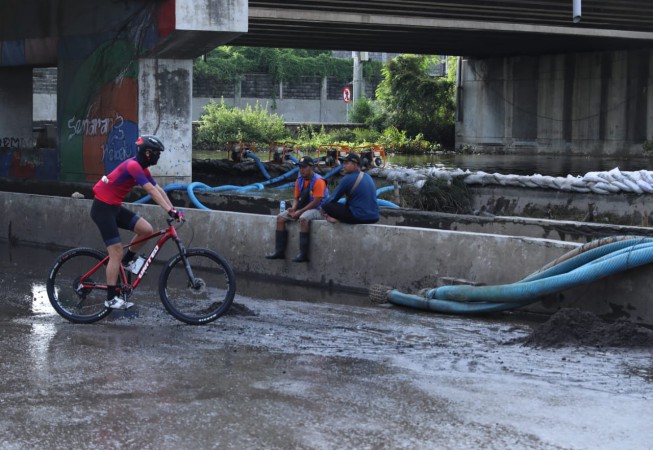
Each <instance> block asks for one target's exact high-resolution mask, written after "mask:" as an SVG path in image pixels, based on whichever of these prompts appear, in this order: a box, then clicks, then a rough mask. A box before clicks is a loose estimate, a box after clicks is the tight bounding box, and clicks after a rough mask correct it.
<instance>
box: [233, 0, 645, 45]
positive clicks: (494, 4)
mask: <svg viewBox="0 0 653 450" xmlns="http://www.w3.org/2000/svg"><path fill="white" fill-rule="evenodd" d="M582 6H583V7H582V16H581V21H580V22H579V23H573V21H572V0H548V1H543V0H512V1H483V2H478V1H475V0H463V1H456V0H448V1H429V0H414V1H384V0H374V1H365V2H360V1H356V2H354V1H316V0H288V1H283V2H281V1H274V0H250V1H249V32H248V33H247V34H244V35H241V36H240V37H238V38H237V39H235V40H234V41H232V44H233V45H246V46H258V47H283V48H307V49H338V50H363V51H383V52H404V53H421V54H448V55H465V56H474V57H487V56H510V55H522V54H528V55H533V54H555V53H570V52H582V51H598V50H616V49H623V50H625V49H637V48H646V47H650V46H651V45H653V20H651V19H652V18H653V2H651V1H650V0H630V1H616V0H603V1H592V2H589V1H586V2H585V4H583V5H582Z"/></svg>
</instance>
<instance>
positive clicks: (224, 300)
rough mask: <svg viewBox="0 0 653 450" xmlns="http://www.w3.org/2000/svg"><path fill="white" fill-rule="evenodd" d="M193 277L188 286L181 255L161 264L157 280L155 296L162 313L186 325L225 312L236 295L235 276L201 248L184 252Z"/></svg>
mask: <svg viewBox="0 0 653 450" xmlns="http://www.w3.org/2000/svg"><path fill="white" fill-rule="evenodd" d="M186 258H187V259H188V262H189V264H190V266H191V268H192V271H193V275H194V276H195V280H194V283H192V284H191V283H190V282H189V279H188V275H187V272H186V269H185V267H184V262H183V259H182V257H181V255H179V254H178V255H175V256H174V257H172V258H171V259H170V260H169V261H168V262H167V263H166V265H165V267H164V268H163V270H162V271H161V276H160V277H159V295H160V296H161V302H162V303H163V306H164V307H165V308H166V310H167V311H168V312H169V313H170V314H171V315H172V316H173V317H174V318H176V319H178V320H180V321H182V322H185V323H187V324H190V325H202V324H206V323H209V322H212V321H214V320H216V319H217V318H218V317H220V316H221V315H223V314H224V313H226V312H227V310H228V309H229V307H230V306H231V304H232V303H233V300H234V296H235V295H236V276H235V275H234V272H233V270H232V269H231V266H230V265H229V263H228V262H227V260H226V259H224V258H223V257H222V256H220V255H219V254H218V253H216V252H214V251H213V250H209V249H204V248H190V249H187V250H186Z"/></svg>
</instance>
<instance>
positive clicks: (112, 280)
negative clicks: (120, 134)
mask: <svg viewBox="0 0 653 450" xmlns="http://www.w3.org/2000/svg"><path fill="white" fill-rule="evenodd" d="M136 147H137V152H136V156H134V157H133V158H129V159H127V160H125V161H123V162H122V163H121V164H120V165H118V167H116V168H115V169H114V170H113V171H112V172H111V173H110V174H108V175H105V176H103V177H102V178H101V179H100V181H98V182H97V183H96V184H95V186H93V193H94V194H95V199H94V200H93V206H92V207H91V218H92V219H93V221H94V222H95V223H96V225H97V226H98V228H99V229H100V233H101V235H102V239H103V240H104V244H105V245H106V246H107V251H108V253H109V263H108V264H107V269H106V274H107V301H106V302H104V305H105V306H106V307H107V308H112V309H127V308H131V307H132V306H134V304H133V303H132V302H127V301H125V300H124V299H123V298H122V296H120V295H118V292H117V283H118V277H119V275H120V264H121V263H122V264H123V265H124V266H128V265H129V264H130V262H131V261H132V260H133V259H134V256H135V254H136V252H138V250H139V249H140V248H141V247H142V246H143V245H145V242H142V243H140V244H136V245H133V246H130V247H128V248H127V252H125V254H124V255H123V252H122V240H121V238H120V234H119V232H118V228H122V229H125V230H130V231H133V232H134V233H136V236H134V239H132V242H134V241H135V240H137V239H141V238H143V237H145V236H148V235H149V234H152V233H153V228H152V225H150V223H149V222H148V221H147V220H145V219H143V218H142V217H140V216H139V215H138V214H136V213H134V212H132V211H130V210H128V209H127V208H125V207H124V206H122V202H123V200H124V199H125V197H126V196H127V194H128V193H129V191H130V190H131V189H132V188H133V187H134V186H135V185H136V184H139V185H140V186H141V187H142V188H143V189H144V190H145V192H147V193H148V194H150V195H151V196H152V199H153V200H154V201H155V202H156V204H158V205H159V206H161V207H162V208H163V209H164V210H165V211H166V212H167V213H168V215H169V216H170V217H172V218H173V219H176V220H177V221H181V218H182V217H183V213H181V212H180V211H177V210H176V209H174V207H173V206H172V203H171V202H170V199H169V198H168V195H167V194H166V192H165V191H164V190H163V189H162V188H161V187H160V186H159V185H157V184H156V182H155V181H154V178H152V174H151V173H150V170H149V169H148V167H150V166H153V165H155V164H156V163H157V162H158V161H159V157H160V156H161V152H162V151H163V150H164V146H163V142H161V139H159V138H158V137H157V136H152V135H143V136H140V137H139V138H138V139H137V140H136Z"/></svg>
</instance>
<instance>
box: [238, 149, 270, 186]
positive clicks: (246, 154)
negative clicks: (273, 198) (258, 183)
mask: <svg viewBox="0 0 653 450" xmlns="http://www.w3.org/2000/svg"><path fill="white" fill-rule="evenodd" d="M243 156H244V157H245V158H251V159H253V160H254V162H255V163H256V165H257V166H258V168H259V170H260V171H261V173H262V174H263V176H264V177H265V179H266V180H269V179H270V178H272V177H271V176H270V174H269V173H268V171H267V170H266V169H265V166H264V165H263V163H262V162H261V160H260V159H259V157H258V156H256V155H255V154H254V153H252V152H245V153H244V154H243Z"/></svg>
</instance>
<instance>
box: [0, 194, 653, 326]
mask: <svg viewBox="0 0 653 450" xmlns="http://www.w3.org/2000/svg"><path fill="white" fill-rule="evenodd" d="M91 203H92V201H91V200H84V199H72V198H63V197H48V196H40V195H32V194H18V193H8V192H0V207H2V210H3V211H4V212H5V213H4V214H3V215H2V216H1V217H0V227H1V228H0V229H2V230H5V231H3V233H2V236H1V238H2V239H7V240H8V241H9V242H16V241H20V242H26V243H35V244H44V245H58V246H65V247H75V246H91V247H96V248H103V244H102V241H101V239H100V236H99V232H98V231H97V229H96V228H95V225H94V224H93V222H92V221H91V219H90V217H89V211H90V207H91ZM129 207H130V208H131V209H133V210H134V211H136V212H137V213H138V214H140V215H142V216H144V217H147V218H148V220H150V221H151V222H152V223H153V225H154V226H155V227H163V226H164V225H165V215H164V214H163V212H162V210H161V209H160V208H159V207H158V206H153V205H135V204H132V205H129ZM186 213H187V216H188V218H189V219H190V220H189V223H188V224H186V225H185V226H184V227H183V228H181V229H180V235H181V237H182V239H183V240H184V242H185V243H186V245H187V246H189V247H204V246H206V247H209V248H212V249H214V250H216V251H218V252H220V253H222V254H223V255H224V256H225V257H226V258H227V259H228V260H229V261H230V262H231V264H232V265H233V266H234V269H235V270H236V272H238V273H240V274H253V275H257V276H263V277H270V278H273V277H274V278H276V279H281V280H285V281H290V282H297V283H303V284H306V283H308V284H312V285H315V286H323V287H331V288H346V289H355V290H362V289H368V288H369V287H370V286H372V285H374V284H384V285H389V286H392V287H394V288H396V289H400V290H402V291H405V292H416V291H417V290H419V289H422V288H432V287H436V286H437V285H438V284H439V283H441V282H443V279H452V278H454V279H455V278H458V279H464V280H469V281H470V282H474V283H483V284H503V283H512V282H515V281H518V280H520V279H521V278H523V277H524V276H526V275H528V274H530V273H532V272H534V271H536V270H537V269H539V268H540V267H542V266H544V265H545V264H547V263H548V262H550V261H552V260H554V259H556V258H557V257H559V256H561V255H562V254H564V253H566V252H568V251H570V250H572V249H574V248H576V247H577V246H579V245H580V244H579V243H572V242H563V241H557V240H550V239H538V238H529V237H519V236H502V235H497V234H481V233H470V232H461V231H448V230H435V229H426V228H407V227H394V226H388V225H355V226H351V225H345V224H335V225H332V224H328V223H326V222H316V223H314V224H313V226H312V230H311V248H310V256H311V262H310V263H308V264H297V263H292V262H290V258H291V257H292V256H293V255H294V254H295V253H296V252H297V251H298V227H297V225H294V224H293V225H290V226H289V230H290V242H289V245H288V249H287V254H288V255H289V257H288V258H287V259H286V260H285V261H270V260H267V259H265V258H264V255H265V254H266V253H268V252H270V251H271V250H272V249H273V246H274V242H273V240H274V228H275V216H273V215H258V214H245V213H234V212H224V211H203V210H196V209H187V210H186ZM127 236H128V234H126V235H125V239H126V238H127ZM168 255H169V254H168ZM162 256H164V257H166V256H167V255H166V254H163V255H162ZM651 274H652V269H651V268H650V267H643V268H639V269H635V270H631V271H629V272H627V273H625V274H621V275H618V276H614V277H608V278H605V279H603V280H601V281H599V282H597V283H594V284H592V285H588V286H582V287H580V288H575V289H570V290H568V291H564V292H562V293H559V294H556V295H555V296H550V297H547V298H544V299H542V301H540V302H537V303H535V304H533V305H532V306H530V307H529V308H528V310H530V311H534V312H542V313H551V312H554V311H556V310H557V309H559V308H561V307H580V308H582V309H585V310H589V311H592V312H595V313H597V314H599V315H601V316H604V317H610V318H617V317H623V318H627V319H629V320H632V321H634V322H637V323H646V324H651V325H653V308H652V307H651V306H650V303H651V302H649V301H648V296H649V293H650V292H651V288H652V287H653V286H652V284H653V282H651V281H650V280H652V279H653V277H651ZM44 276H45V274H44ZM444 282H446V280H445V281H444Z"/></svg>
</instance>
